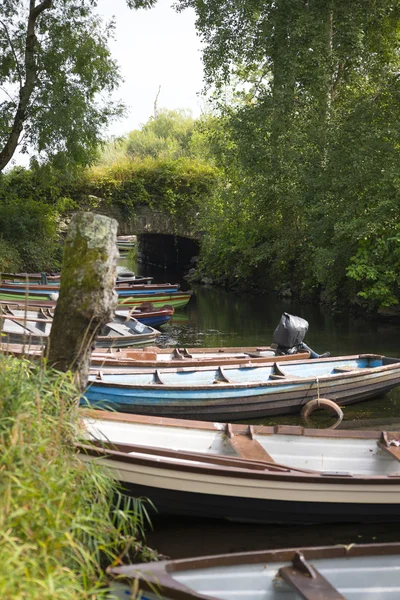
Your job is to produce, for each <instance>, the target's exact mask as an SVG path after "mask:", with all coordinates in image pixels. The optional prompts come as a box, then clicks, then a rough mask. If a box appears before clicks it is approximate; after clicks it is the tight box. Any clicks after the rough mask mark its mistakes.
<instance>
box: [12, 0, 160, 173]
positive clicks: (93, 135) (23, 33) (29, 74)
mask: <svg viewBox="0 0 400 600" xmlns="http://www.w3.org/2000/svg"><path fill="white" fill-rule="evenodd" d="M127 3H128V5H129V6H130V7H132V8H139V7H150V6H151V5H152V4H153V1H152V0H127ZM96 4H97V3H96V0H41V1H40V0H39V1H38V0H2V2H1V3H0V91H1V96H0V171H2V170H3V169H4V167H5V166H6V165H7V164H8V163H9V161H10V160H11V158H12V157H13V155H14V153H15V151H16V148H17V146H18V144H20V145H21V149H22V151H26V150H27V148H28V146H30V147H31V148H33V149H34V151H35V152H38V153H40V154H41V155H42V156H44V157H45V158H49V157H54V156H56V155H59V156H60V155H61V156H64V157H66V156H68V159H69V160H72V161H75V162H79V163H86V162H87V161H88V160H89V158H90V156H91V153H92V151H93V149H94V147H95V146H96V144H97V143H98V141H99V139H101V138H102V131H103V129H104V127H105V125H106V123H107V122H108V121H109V120H110V119H112V118H115V117H117V116H118V115H120V114H121V111H122V106H121V105H120V104H117V105H115V104H112V103H111V102H110V101H109V99H108V98H107V94H108V93H110V92H111V91H112V90H114V89H115V88H116V86H117V85H118V83H119V80H120V77H119V73H118V67H117V64H116V62H115V61H114V60H113V59H112V57H111V55H110V51H109V49H108V47H107V42H108V40H109V38H110V36H111V35H112V32H113V23H112V22H111V23H108V24H105V23H103V22H102V20H101V18H100V17H99V16H97V15H96V13H95V8H96Z"/></svg>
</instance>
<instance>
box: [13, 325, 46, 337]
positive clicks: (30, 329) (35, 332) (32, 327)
mask: <svg viewBox="0 0 400 600" xmlns="http://www.w3.org/2000/svg"><path fill="white" fill-rule="evenodd" d="M18 324H19V325H22V327H24V328H25V329H26V330H27V332H29V333H30V334H33V335H37V336H39V337H43V335H44V334H45V331H44V330H43V329H40V328H39V327H37V326H36V325H34V324H33V323H30V322H29V321H26V322H25V321H22V322H19V323H18Z"/></svg>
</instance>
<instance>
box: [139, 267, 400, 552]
mask: <svg viewBox="0 0 400 600" xmlns="http://www.w3.org/2000/svg"><path fill="white" fill-rule="evenodd" d="M133 270H135V272H136V273H138V274H144V275H149V276H150V275H152V276H153V277H154V281H155V282H165V281H169V282H171V283H176V282H179V283H182V288H183V289H188V287H189V286H188V284H187V283H186V282H185V281H182V280H181V279H180V277H179V274H177V273H173V272H171V271H164V270H160V269H158V270H157V269H154V268H148V267H147V268H146V269H144V268H143V267H141V266H140V265H139V266H137V268H136V269H135V268H134V269H133ZM194 292H195V293H194V296H193V297H192V298H191V300H190V302H189V305H188V306H187V307H186V308H184V309H181V310H178V311H176V312H175V315H174V316H173V318H172V320H171V321H170V322H169V323H168V324H166V325H164V326H163V327H162V335H161V337H160V338H159V340H158V345H159V346H162V347H169V346H171V347H213V346H265V345H269V344H270V343H271V342H272V334H273V331H274V329H275V327H276V326H277V324H278V323H279V320H280V318H281V315H282V313H283V312H289V313H291V314H294V315H298V316H301V317H303V318H304V319H306V320H307V321H308V322H309V330H308V333H307V336H306V338H305V341H306V343H307V344H308V345H309V346H311V348H313V349H314V350H315V351H317V352H318V353H322V352H325V351H326V350H329V351H330V353H331V355H332V356H335V355H336V356H340V355H344V354H360V353H376V354H384V355H387V356H400V325H397V324H386V323H379V322H370V321H365V320H363V319H354V318H351V317H346V316H341V317H335V316H333V315H332V313H331V312H330V311H329V310H327V309H322V308H320V307H318V306H313V305H311V304H298V303H295V302H291V301H282V300H281V299H278V298H276V297H275V296H270V295H257V296H254V295H250V294H240V295H239V294H235V293H232V292H226V291H224V290H215V289H213V288H206V287H204V286H195V287H194ZM324 418H326V417H318V419H317V418H316V420H315V422H316V424H317V425H322V426H323V425H324V424H325V423H326V422H325V421H324ZM262 422H263V423H265V424H270V425H273V424H282V423H290V424H301V421H300V418H299V417H298V416H297V415H294V416H287V415H286V416H283V417H273V418H270V419H264V420H263V421H262ZM340 427H341V428H343V429H354V428H357V429H366V428H368V429H392V430H400V387H399V388H397V389H395V390H393V391H392V392H391V393H390V394H387V395H386V396H384V397H383V398H378V399H375V400H370V401H368V402H363V403H360V404H355V405H353V406H348V407H345V408H344V420H343V423H342V425H341V426H340ZM147 539H148V543H149V544H150V545H151V546H153V547H154V548H157V549H158V550H159V551H160V552H162V553H164V554H166V555H168V556H171V557H173V558H178V557H185V556H195V555H200V554H211V553H220V552H234V551H244V550H253V549H254V550H256V549H263V548H274V547H288V546H299V545H305V546H310V545H321V544H335V543H343V544H349V543H357V542H358V543H361V542H364V543H366V542H374V541H400V531H399V528H398V526H397V527H396V526H393V525H376V524H372V525H368V524H367V525H335V526H309V525H308V526H304V527H302V526H295V527H285V526H270V525H269V526H260V525H257V526H255V525H246V524H239V523H234V524H233V523H228V522H221V521H207V520H199V519H196V520H195V519H177V518H173V519H172V518H169V519H167V518H158V519H156V520H155V521H154V531H153V532H150V533H148V536H147Z"/></svg>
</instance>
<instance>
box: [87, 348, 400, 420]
mask: <svg viewBox="0 0 400 600" xmlns="http://www.w3.org/2000/svg"><path fill="white" fill-rule="evenodd" d="M389 360H390V359H389ZM309 362H310V363H311V362H313V361H309ZM286 364H289V363H286ZM362 371H366V369H363V370H362ZM399 384H400V364H399V363H398V362H394V363H393V364H392V365H391V364H389V365H387V366H385V367H379V368H376V369H369V372H368V373H365V372H364V373H357V372H356V371H354V372H350V373H346V374H343V375H340V376H338V375H336V376H333V377H325V378H321V379H318V378H317V379H315V378H313V379H311V378H310V379H305V380H301V379H299V380H297V381H294V382H291V381H290V380H288V381H280V382H278V383H276V384H271V383H266V384H254V385H252V384H251V383H248V384H232V385H229V384H220V385H218V384H216V385H214V386H211V385H208V386H203V387H201V386H197V387H195V386H193V387H190V388H187V387H186V388H185V387H183V386H182V387H179V388H178V387H175V388H173V387H172V386H163V385H147V386H145V385H142V386H139V385H138V386H134V385H129V386H124V384H123V383H121V384H115V383H114V384H112V383H105V382H104V381H100V380H95V381H93V382H92V383H91V385H90V387H89V388H88V390H87V391H86V393H85V397H86V399H87V401H88V402H89V403H90V404H91V405H93V406H96V407H101V408H108V409H110V408H111V409H113V410H117V411H120V412H131V413H136V414H142V415H157V416H164V417H173V418H180V419H195V420H196V419H198V420H205V421H240V420H242V421H243V420H250V419H259V418H262V417H264V416H269V415H281V414H290V413H296V412H299V411H300V410H301V408H302V406H303V405H304V404H306V403H307V402H309V401H310V400H312V399H315V398H318V397H321V398H328V399H331V400H333V401H335V402H337V403H338V404H340V405H343V406H345V405H348V404H353V403H356V402H361V401H364V400H369V399H372V398H375V397H378V396H381V395H383V394H385V393H387V392H389V391H390V390H392V389H393V388H394V387H395V386H397V385H399Z"/></svg>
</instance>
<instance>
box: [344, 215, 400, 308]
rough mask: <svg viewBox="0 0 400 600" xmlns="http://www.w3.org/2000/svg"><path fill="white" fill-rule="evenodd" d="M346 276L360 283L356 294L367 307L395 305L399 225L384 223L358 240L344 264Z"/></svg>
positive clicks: (399, 297)
mask: <svg viewBox="0 0 400 600" xmlns="http://www.w3.org/2000/svg"><path fill="white" fill-rule="evenodd" d="M347 273H348V275H349V277H351V278H353V279H355V280H356V281H358V282H360V283H361V290H360V291H359V292H358V296H359V297H360V298H363V299H364V300H365V301H366V304H367V306H368V307H369V308H374V309H377V308H381V307H384V306H385V307H387V306H393V305H397V304H399V301H400V225H398V224H397V225H395V226H393V224H391V223H388V224H387V226H386V227H382V228H381V227H379V228H377V231H375V232H374V234H373V235H371V236H370V237H369V238H364V239H361V240H359V242H358V250H357V253H356V255H355V256H353V257H352V258H351V262H350V265H349V266H348V267H347Z"/></svg>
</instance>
